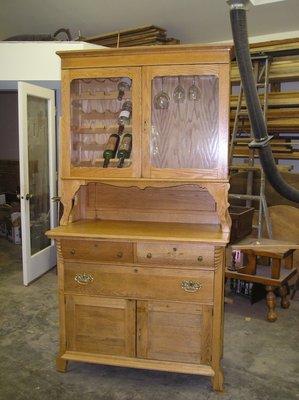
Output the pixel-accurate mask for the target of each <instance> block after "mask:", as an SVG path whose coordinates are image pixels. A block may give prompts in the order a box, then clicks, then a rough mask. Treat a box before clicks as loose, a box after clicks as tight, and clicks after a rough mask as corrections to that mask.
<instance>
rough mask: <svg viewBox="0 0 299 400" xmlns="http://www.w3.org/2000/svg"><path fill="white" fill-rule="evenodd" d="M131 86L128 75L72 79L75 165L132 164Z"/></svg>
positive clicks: (105, 165)
mask: <svg viewBox="0 0 299 400" xmlns="http://www.w3.org/2000/svg"><path fill="white" fill-rule="evenodd" d="M131 86H132V81H131V79H130V78H128V77H119V78H101V79H100V78H98V79H95V78H94V79H75V80H73V81H72V83H71V135H72V141H71V159H72V164H73V166H78V167H98V168H126V167H129V166H130V165H131V150H132V125H131V120H132V103H131Z"/></svg>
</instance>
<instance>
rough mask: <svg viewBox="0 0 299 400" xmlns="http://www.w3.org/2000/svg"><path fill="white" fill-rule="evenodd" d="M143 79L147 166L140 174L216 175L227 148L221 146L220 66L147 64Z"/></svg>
mask: <svg viewBox="0 0 299 400" xmlns="http://www.w3.org/2000/svg"><path fill="white" fill-rule="evenodd" d="M146 81H147V82H148V86H149V88H150V93H147V102H148V104H147V106H146V107H145V109H146V117H145V125H146V129H145V130H146V135H147V142H148V143H147V144H148V165H147V166H146V168H145V169H144V170H143V174H144V175H147V176H148V177H151V178H158V177H160V178H162V177H163V178H182V179H184V178H188V177H189V178H192V179H194V178H205V177H207V178H213V177H214V178H220V176H219V175H220V174H219V170H221V166H220V161H221V159H223V156H224V157H225V153H226V152H227V149H225V148H222V149H221V148H220V147H221V146H220V143H221V140H222V141H223V139H221V137H220V132H222V131H223V126H222V125H223V117H224V115H223V114H222V113H221V111H220V110H221V101H220V78H219V68H218V67H217V66H211V67H209V66H204V67H203V66H182V67H177V66H174V67H173V66H172V67H169V68H166V67H148V68H147V73H146ZM149 82H150V84H149ZM144 150H145V149H144ZM221 152H223V153H224V154H221Z"/></svg>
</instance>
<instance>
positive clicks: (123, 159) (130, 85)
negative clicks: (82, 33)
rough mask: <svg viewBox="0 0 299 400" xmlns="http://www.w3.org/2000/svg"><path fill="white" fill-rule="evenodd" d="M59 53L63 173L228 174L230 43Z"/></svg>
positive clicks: (111, 176) (111, 175)
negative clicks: (61, 70) (224, 44)
mask: <svg viewBox="0 0 299 400" xmlns="http://www.w3.org/2000/svg"><path fill="white" fill-rule="evenodd" d="M60 55H61V57H62V66H63V73H62V77H63V94H62V95H63V117H62V141H61V145H62V154H64V155H65V157H63V159H62V164H61V175H62V178H74V179H88V180H101V179H114V178H115V179H117V178H120V179H121V178H137V179H140V178H145V179H163V180H164V179H165V180H167V179H171V180H194V179H198V180H201V179H203V180H205V179H208V180H210V179H214V180H215V179H216V180H223V179H227V147H228V113H229V58H230V55H229V49H227V48H225V47H200V46H169V47H164V46H163V47H153V48H148V47H146V48H136V49H123V48H122V49H118V50H116V49H113V50H111V49H109V50H96V51H88V52H68V53H61V54H60Z"/></svg>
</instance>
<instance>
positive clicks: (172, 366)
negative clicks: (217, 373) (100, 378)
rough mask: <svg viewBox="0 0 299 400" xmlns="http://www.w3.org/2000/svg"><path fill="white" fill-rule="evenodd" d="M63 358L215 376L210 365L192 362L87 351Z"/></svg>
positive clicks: (72, 353)
mask: <svg viewBox="0 0 299 400" xmlns="http://www.w3.org/2000/svg"><path fill="white" fill-rule="evenodd" d="M61 358H62V359H63V360H69V361H83V362H87V363H92V364H106V365H115V366H119V367H130V368H141V369H150V370H155V371H168V372H180V373H182V374H195V375H204V376H213V375H214V371H213V369H212V368H211V367H210V366H208V365H201V364H199V365H198V364H190V363H182V362H179V363H177V362H173V361H171V362H170V361H161V360H159V361H157V360H149V359H146V360H145V359H140V358H129V357H120V356H108V355H100V354H93V353H85V352H76V351H66V352H65V353H64V354H63V356H62V357H61Z"/></svg>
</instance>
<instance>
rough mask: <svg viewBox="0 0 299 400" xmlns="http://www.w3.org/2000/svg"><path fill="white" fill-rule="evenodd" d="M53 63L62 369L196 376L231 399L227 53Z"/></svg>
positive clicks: (145, 53) (96, 53) (159, 51)
mask: <svg viewBox="0 0 299 400" xmlns="http://www.w3.org/2000/svg"><path fill="white" fill-rule="evenodd" d="M58 54H59V56H60V57H61V59H62V107H63V114H62V120H61V141H60V181H59V188H60V189H59V190H60V198H61V203H62V204H63V210H64V211H63V216H62V218H61V222H60V226H59V227H57V228H55V229H52V230H51V231H49V232H47V234H48V236H49V237H50V238H54V239H55V240H56V243H57V252H58V278H59V298H60V351H59V355H58V357H57V369H58V370H59V371H65V370H66V368H67V362H68V361H82V362H90V363H98V364H106V365H115V366H124V367H133V368H145V369H152V370H160V371H173V372H182V373H191V374H198V375H206V376H211V377H212V382H213V387H214V389H215V390H222V387H223V374H222V369H221V358H222V342H223V286H224V259H225V253H224V251H225V246H226V244H227V242H228V240H229V233H230V218H229V214H228V188H229V184H228V165H227V158H228V151H227V149H228V117H229V63H230V48H229V47H227V46H197V45H186V46H157V47H136V48H121V49H101V50H87V51H71V52H61V53H58ZM125 102H127V103H126V104H124V103H125ZM128 104H129V107H128ZM124 109H126V110H127V111H126V112H125V113H124V112H123V111H122V110H124ZM121 113H122V114H121ZM121 115H125V117H126V118H125V120H126V121H125V122H123V121H121V119H120V116H121ZM125 138H126V139H125ZM124 149H125V152H122V151H123V150H124ZM105 160H106V161H105Z"/></svg>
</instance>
